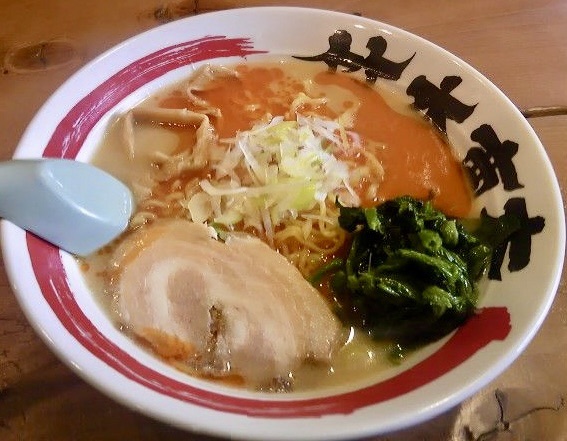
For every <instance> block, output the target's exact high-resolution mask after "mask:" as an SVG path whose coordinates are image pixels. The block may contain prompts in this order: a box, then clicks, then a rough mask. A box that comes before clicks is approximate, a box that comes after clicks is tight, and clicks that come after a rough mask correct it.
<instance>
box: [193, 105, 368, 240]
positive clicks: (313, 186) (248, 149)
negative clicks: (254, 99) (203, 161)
mask: <svg viewBox="0 0 567 441" xmlns="http://www.w3.org/2000/svg"><path fill="white" fill-rule="evenodd" d="M341 132H343V133H344V132H345V130H344V127H342V126H341V125H340V124H339V123H338V122H337V121H334V120H330V119H322V118H319V117H312V116H303V115H300V114H297V116H296V119H295V120H291V121H290V120H284V118H283V117H282V116H276V117H274V118H272V119H271V120H270V121H269V122H268V123H260V124H257V125H256V126H254V127H253V128H252V129H251V130H248V131H243V132H240V133H238V134H237V136H236V138H235V139H234V140H228V142H231V145H230V148H229V151H228V153H227V154H226V155H225V156H224V158H222V159H221V160H220V161H219V162H218V163H217V164H212V166H213V169H214V170H215V173H216V176H215V179H213V180H201V181H200V182H199V185H200V187H201V190H202V191H201V192H200V193H197V194H196V195H194V196H193V197H192V198H191V200H190V201H189V203H188V204H187V205H188V207H187V208H188V209H189V214H190V216H191V217H192V218H193V220H194V221H199V222H207V221H208V222H215V223H220V224H224V225H226V226H227V227H230V226H233V225H234V224H236V223H238V222H241V221H243V222H244V225H245V226H247V227H248V226H250V227H255V228H258V229H259V230H260V231H263V232H264V233H265V234H266V237H267V238H268V240H269V241H271V240H272V238H273V234H274V228H275V227H276V226H277V225H279V224H280V223H281V222H282V221H283V220H285V219H289V218H296V217H297V216H298V213H301V212H305V211H309V210H312V209H313V208H315V207H316V205H317V204H318V203H321V202H324V201H325V200H326V199H327V198H333V200H334V198H336V197H338V195H339V193H340V194H343V195H344V194H345V193H346V194H347V195H349V199H350V200H349V201H348V202H349V205H358V204H359V200H358V196H357V195H356V193H355V192H354V191H353V189H352V188H351V186H350V183H349V175H350V171H349V167H348V165H347V164H346V163H345V162H343V161H341V160H339V159H337V157H336V156H335V155H334V154H333V152H336V151H338V150H340V149H344V148H345V146H344V137H341ZM238 168H240V169H242V170H244V171H245V173H244V175H247V176H245V178H246V179H244V178H235V176H239V175H242V173H236V169H238ZM246 172H247V173H246ZM244 181H246V182H244ZM218 198H220V206H219V205H217V204H218ZM213 199H215V201H213ZM215 202H216V203H217V204H215ZM214 205H217V209H216V210H213V209H212V208H211V207H212V206H214ZM213 211H214V212H215V213H214V218H212V219H211V214H212V213H213ZM205 218H206V219H205Z"/></svg>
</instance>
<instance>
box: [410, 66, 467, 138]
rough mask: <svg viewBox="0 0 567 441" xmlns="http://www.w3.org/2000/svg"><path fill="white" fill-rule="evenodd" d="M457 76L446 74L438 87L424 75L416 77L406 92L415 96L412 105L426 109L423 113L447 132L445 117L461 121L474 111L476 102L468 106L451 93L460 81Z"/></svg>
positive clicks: (419, 108)
mask: <svg viewBox="0 0 567 441" xmlns="http://www.w3.org/2000/svg"><path fill="white" fill-rule="evenodd" d="M462 81H463V80H462V78H461V77H459V76H455V75H451V76H446V77H445V78H443V80H442V81H441V84H440V87H437V86H436V85H435V84H433V83H431V82H430V81H428V80H427V78H426V77H425V75H420V76H418V77H416V78H415V79H414V80H413V81H412V82H411V83H410V85H409V86H408V88H407V90H406V93H407V94H408V95H410V96H413V97H414V98H415V101H414V103H413V105H414V107H416V108H417V109H418V110H427V111H426V112H425V115H426V116H427V117H428V118H429V119H431V121H432V122H433V123H434V124H435V125H436V126H437V127H438V128H439V130H441V131H442V132H444V133H446V132H447V125H446V124H447V119H451V120H453V121H456V122H457V123H462V122H463V121H464V120H466V119H467V118H468V117H469V116H471V114H472V113H473V112H474V109H475V107H476V104H474V105H472V106H469V105H467V104H464V103H462V102H461V101H459V100H458V99H457V98H455V97H453V96H452V95H451V92H452V91H453V89H455V88H456V87H457V86H458V85H459V84H461V82H462Z"/></svg>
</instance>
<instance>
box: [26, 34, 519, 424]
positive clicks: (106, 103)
mask: <svg viewBox="0 0 567 441" xmlns="http://www.w3.org/2000/svg"><path fill="white" fill-rule="evenodd" d="M266 52H267V51H259V50H254V49H253V45H252V43H251V41H250V39H249V38H226V37H223V36H211V37H204V38H201V39H198V40H193V41H188V42H185V43H180V44H177V45H174V46H170V47H167V48H165V49H162V50H159V51H156V52H154V53H152V54H150V55H147V56H145V57H143V58H141V59H139V60H137V61H135V62H133V63H131V64H130V65H128V66H127V67H125V68H124V69H122V70H120V71H119V72H118V73H116V74H114V75H113V76H111V77H110V78H109V79H108V80H106V81H105V82H103V83H102V84H101V85H100V86H98V87H96V88H95V89H94V90H92V91H91V92H90V93H89V94H88V95H86V96H85V97H84V98H83V99H82V100H80V101H79V102H78V103H77V104H76V105H75V106H74V107H73V108H72V109H71V110H70V111H69V113H67V115H65V117H63V119H62V120H61V121H60V122H59V124H58V125H57V127H56V129H55V131H54V133H53V135H52V137H51V139H50V141H49V143H48V144H47V146H46V148H45V150H44V152H43V156H44V157H60V158H68V159H74V158H76V156H77V154H78V153H79V151H80V150H81V147H82V145H83V142H84V141H85V139H86V137H87V136H88V134H89V133H90V131H91V130H92V129H93V127H94V126H95V125H96V123H97V122H98V121H100V119H101V118H102V117H103V116H104V115H105V113H106V112H108V111H109V110H111V109H112V108H113V107H114V106H115V105H116V104H118V103H119V102H120V101H121V100H122V99H124V98H126V97H127V96H128V95H129V94H131V93H133V92H134V91H136V90H137V89H139V88H140V87H142V86H143V85H144V84H146V83H148V82H149V81H152V80H154V79H156V78H158V77H160V76H161V75H164V74H165V73H167V72H170V71H172V70H174V69H176V68H179V67H182V66H186V65H187V64H190V63H195V62H198V61H204V60H209V59H215V58H216V59H218V58H222V57H230V56H242V57H245V56H246V55H250V54H258V53H266ZM26 242H27V248H28V252H29V256H30V259H31V264H32V268H33V271H34V274H35V277H36V279H37V282H38V284H39V286H40V289H41V291H42V294H43V297H44V298H45V300H46V301H47V303H48V304H49V306H50V308H51V309H52V311H53V313H54V314H55V315H56V317H57V318H58V320H59V321H60V323H61V324H62V325H63V327H64V328H65V329H66V330H67V331H68V332H69V333H70V334H71V335H72V336H73V337H74V338H75V339H76V340H77V342H78V343H79V344H80V345H81V346H83V347H84V348H85V349H86V350H87V351H89V352H90V353H91V354H92V355H93V356H94V357H96V358H98V359H99V360H101V361H102V362H104V363H105V364H107V365H108V366H109V367H111V368H112V369H113V370H115V371H116V372H117V373H119V374H121V375H123V376H124V377H126V378H128V379H130V380H132V381H134V382H136V383H138V384H139V385H141V386H143V387H146V388H148V389H151V390H153V391H155V392H157V393H159V394H162V395H165V396H168V397H171V398H174V399H177V400H180V401H183V402H185V403H190V404H193V405H196V406H202V407H205V408H208V409H213V410H217V411H222V412H228V413H234V414H241V415H248V416H254V417H262V418H297V417H320V416H324V415H332V414H348V413H351V412H353V411H355V410H357V409H360V408H362V407H366V406H370V405H374V404H378V403H381V402H384V401H387V400H390V399H393V398H396V397H399V396H401V395H403V394H406V393H408V392H411V391H413V390H416V389H418V388H420V387H422V386H424V385H426V384H428V383H430V382H432V381H434V380H436V379H437V378H439V377H441V376H442V375H444V374H446V373H447V372H449V371H451V370H452V369H454V368H455V367H457V366H458V365H460V364H461V363H463V362H464V361H466V360H467V359H468V358H470V357H472V356H473V355H474V354H475V353H476V352H477V351H478V350H480V349H481V348H483V347H484V346H486V345H487V344H489V343H490V342H491V341H494V340H504V339H505V338H506V336H507V335H508V334H509V332H510V330H511V325H510V315H509V312H508V310H507V309H506V308H505V307H490V308H483V309H481V310H479V311H478V313H477V314H476V315H475V316H473V317H472V318H471V319H470V320H469V321H468V322H467V323H465V324H464V325H463V326H462V327H460V328H459V329H458V330H457V331H456V332H455V333H454V334H453V335H452V336H451V337H450V338H449V339H448V340H447V341H446V342H445V344H443V346H441V347H440V348H439V349H438V350H437V351H436V352H435V353H433V354H432V355H430V356H429V357H427V358H426V359H424V360H423V361H421V362H420V363H418V364H417V365H415V366H413V367H411V368H409V369H407V370H405V371H403V372H401V373H400V374H398V375H396V376H394V377H392V378H389V379H387V380H384V381H381V382H379V383H376V384H374V385H371V386H368V387H365V388H362V389H358V390H354V391H351V392H346V393H340V394H337V395H331V396H324V397H320V398H311V399H289V398H290V396H289V395H286V396H284V399H283V400H277V399H276V400H273V399H270V400H262V399H255V398H243V397H236V396H231V395H224V394H220V393H216V392H211V391H208V390H205V389H202V388H199V387H195V386H191V385H189V384H186V383H183V382H180V381H177V380H175V379H172V378H170V377H167V376H165V375H163V374H161V373H159V372H157V371H155V370H154V369H152V368H150V367H148V366H146V365H144V364H142V363H141V362H139V361H138V360H136V359H135V358H133V357H132V356H131V355H129V354H128V353H127V352H125V351H124V350H122V349H121V348H120V347H118V346H117V345H116V344H115V343H113V342H112V341H111V340H109V339H108V338H107V337H106V336H105V335H103V334H102V333H101V332H100V331H99V330H98V329H97V328H96V327H95V326H94V325H93V323H92V322H91V321H90V320H89V318H88V317H87V316H86V315H85V313H84V312H83V311H82V310H81V308H80V306H79V305H78V303H77V301H76V299H75V296H74V294H73V292H72V290H71V288H70V286H69V283H68V279H67V275H66V271H65V267H64V264H63V260H62V257H61V254H60V251H59V249H58V248H56V247H54V246H53V245H51V244H48V243H47V242H45V241H43V240H41V239H39V238H37V237H36V236H34V235H32V234H30V233H27V234H26ZM81 368H82V369H83V370H84V371H88V369H89V368H88V366H81ZM275 398H277V396H275Z"/></svg>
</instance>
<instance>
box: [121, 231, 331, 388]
mask: <svg viewBox="0 0 567 441" xmlns="http://www.w3.org/2000/svg"><path fill="white" fill-rule="evenodd" d="M114 263H115V267H116V268H117V269H118V277H117V279H116V281H115V291H116V294H117V311H118V313H119V315H120V320H121V321H122V323H123V324H124V325H126V326H127V327H128V328H129V329H130V330H131V331H132V332H133V333H134V334H136V335H137V336H139V337H141V338H143V339H144V340H146V341H147V342H148V343H149V344H150V345H151V346H152V347H153V349H154V350H155V351H156V352H157V353H158V354H160V355H162V356H165V357H167V358H173V359H175V360H177V361H179V360H183V362H186V363H187V365H188V366H192V367H193V368H195V369H196V370H197V371H198V372H200V373H202V374H206V375H212V376H223V375H227V374H233V375H238V376H240V377H242V378H243V379H244V381H245V382H247V383H250V384H256V385H258V384H260V385H261V384H266V383H268V382H271V381H272V380H273V379H279V378H282V377H285V376H287V375H288V373H289V372H290V371H293V370H294V369H296V368H297V367H298V366H299V365H300V364H301V363H302V362H303V361H304V360H306V359H312V360H315V361H323V362H327V361H329V358H330V356H331V353H332V352H333V350H334V349H335V348H336V345H337V344H338V340H339V333H340V328H341V327H340V324H339V322H338V320H337V319H336V318H335V316H334V315H333V313H332V312H331V310H330V308H329V306H328V304H327V302H326V300H325V299H324V298H323V297H322V296H321V295H320V294H319V292H318V291H317V290H316V289H315V288H313V287H312V286H311V285H310V284H309V283H308V282H307V281H306V280H305V279H304V278H303V277H302V276H301V274H300V272H299V271H298V270H297V269H296V268H295V267H294V266H293V265H291V264H290V263H289V262H288V261H287V260H286V259H285V258H284V257H283V256H281V255H280V254H279V253H277V252H275V251H273V250H272V249H271V248H269V247H268V246H267V245H266V244H264V243H263V242H261V241H260V240H259V239H257V238H252V237H244V236H231V237H229V238H228V239H227V240H226V242H221V241H218V240H215V239H214V238H212V237H211V230H210V229H209V228H208V227H206V226H204V225H202V224H195V223H191V222H188V221H181V220H179V221H167V222H161V223H156V224H154V225H152V226H149V227H147V228H146V229H144V230H143V231H141V232H138V233H136V234H134V235H132V236H131V237H130V238H129V239H128V240H127V241H126V242H125V243H124V244H123V245H122V246H121V247H120V248H119V250H118V251H117V255H116V258H115V262H114Z"/></svg>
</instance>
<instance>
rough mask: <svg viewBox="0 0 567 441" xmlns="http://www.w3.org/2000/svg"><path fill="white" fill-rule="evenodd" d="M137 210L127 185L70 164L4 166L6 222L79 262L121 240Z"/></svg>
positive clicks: (0, 179) (0, 211)
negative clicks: (81, 257) (66, 252)
mask: <svg viewBox="0 0 567 441" xmlns="http://www.w3.org/2000/svg"><path fill="white" fill-rule="evenodd" d="M133 209H134V201H133V197H132V193H131V192H130V190H129V189H128V187H127V186H126V185H124V184H123V183H122V182H120V181H119V180H118V179H116V178H114V177H113V176H111V175H110V174H108V173H106V172H104V171H103V170H101V169H99V168H97V167H95V166H93V165H90V164H86V163H83V162H79V161H74V160H68V159H16V160H11V161H6V162H2V163H0V217H3V218H4V219H6V220H8V221H10V222H12V223H14V224H16V225H17V226H18V227H20V228H23V229H25V230H27V231H30V232H32V233H34V234H35V235H37V236H39V237H41V238H42V239H45V240H47V241H48V242H50V243H52V244H54V245H57V246H58V247H59V248H61V249H63V250H65V251H68V252H69V253H72V254H77V255H79V256H86V255H88V254H91V253H92V252H94V251H96V250H98V249H99V248H102V247H103V246H104V245H106V244H107V243H109V242H111V241H112V240H113V239H115V238H116V237H117V236H118V235H120V233H122V232H123V231H124V229H125V228H126V227H127V226H128V221H129V219H130V216H131V214H132V211H133Z"/></svg>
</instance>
